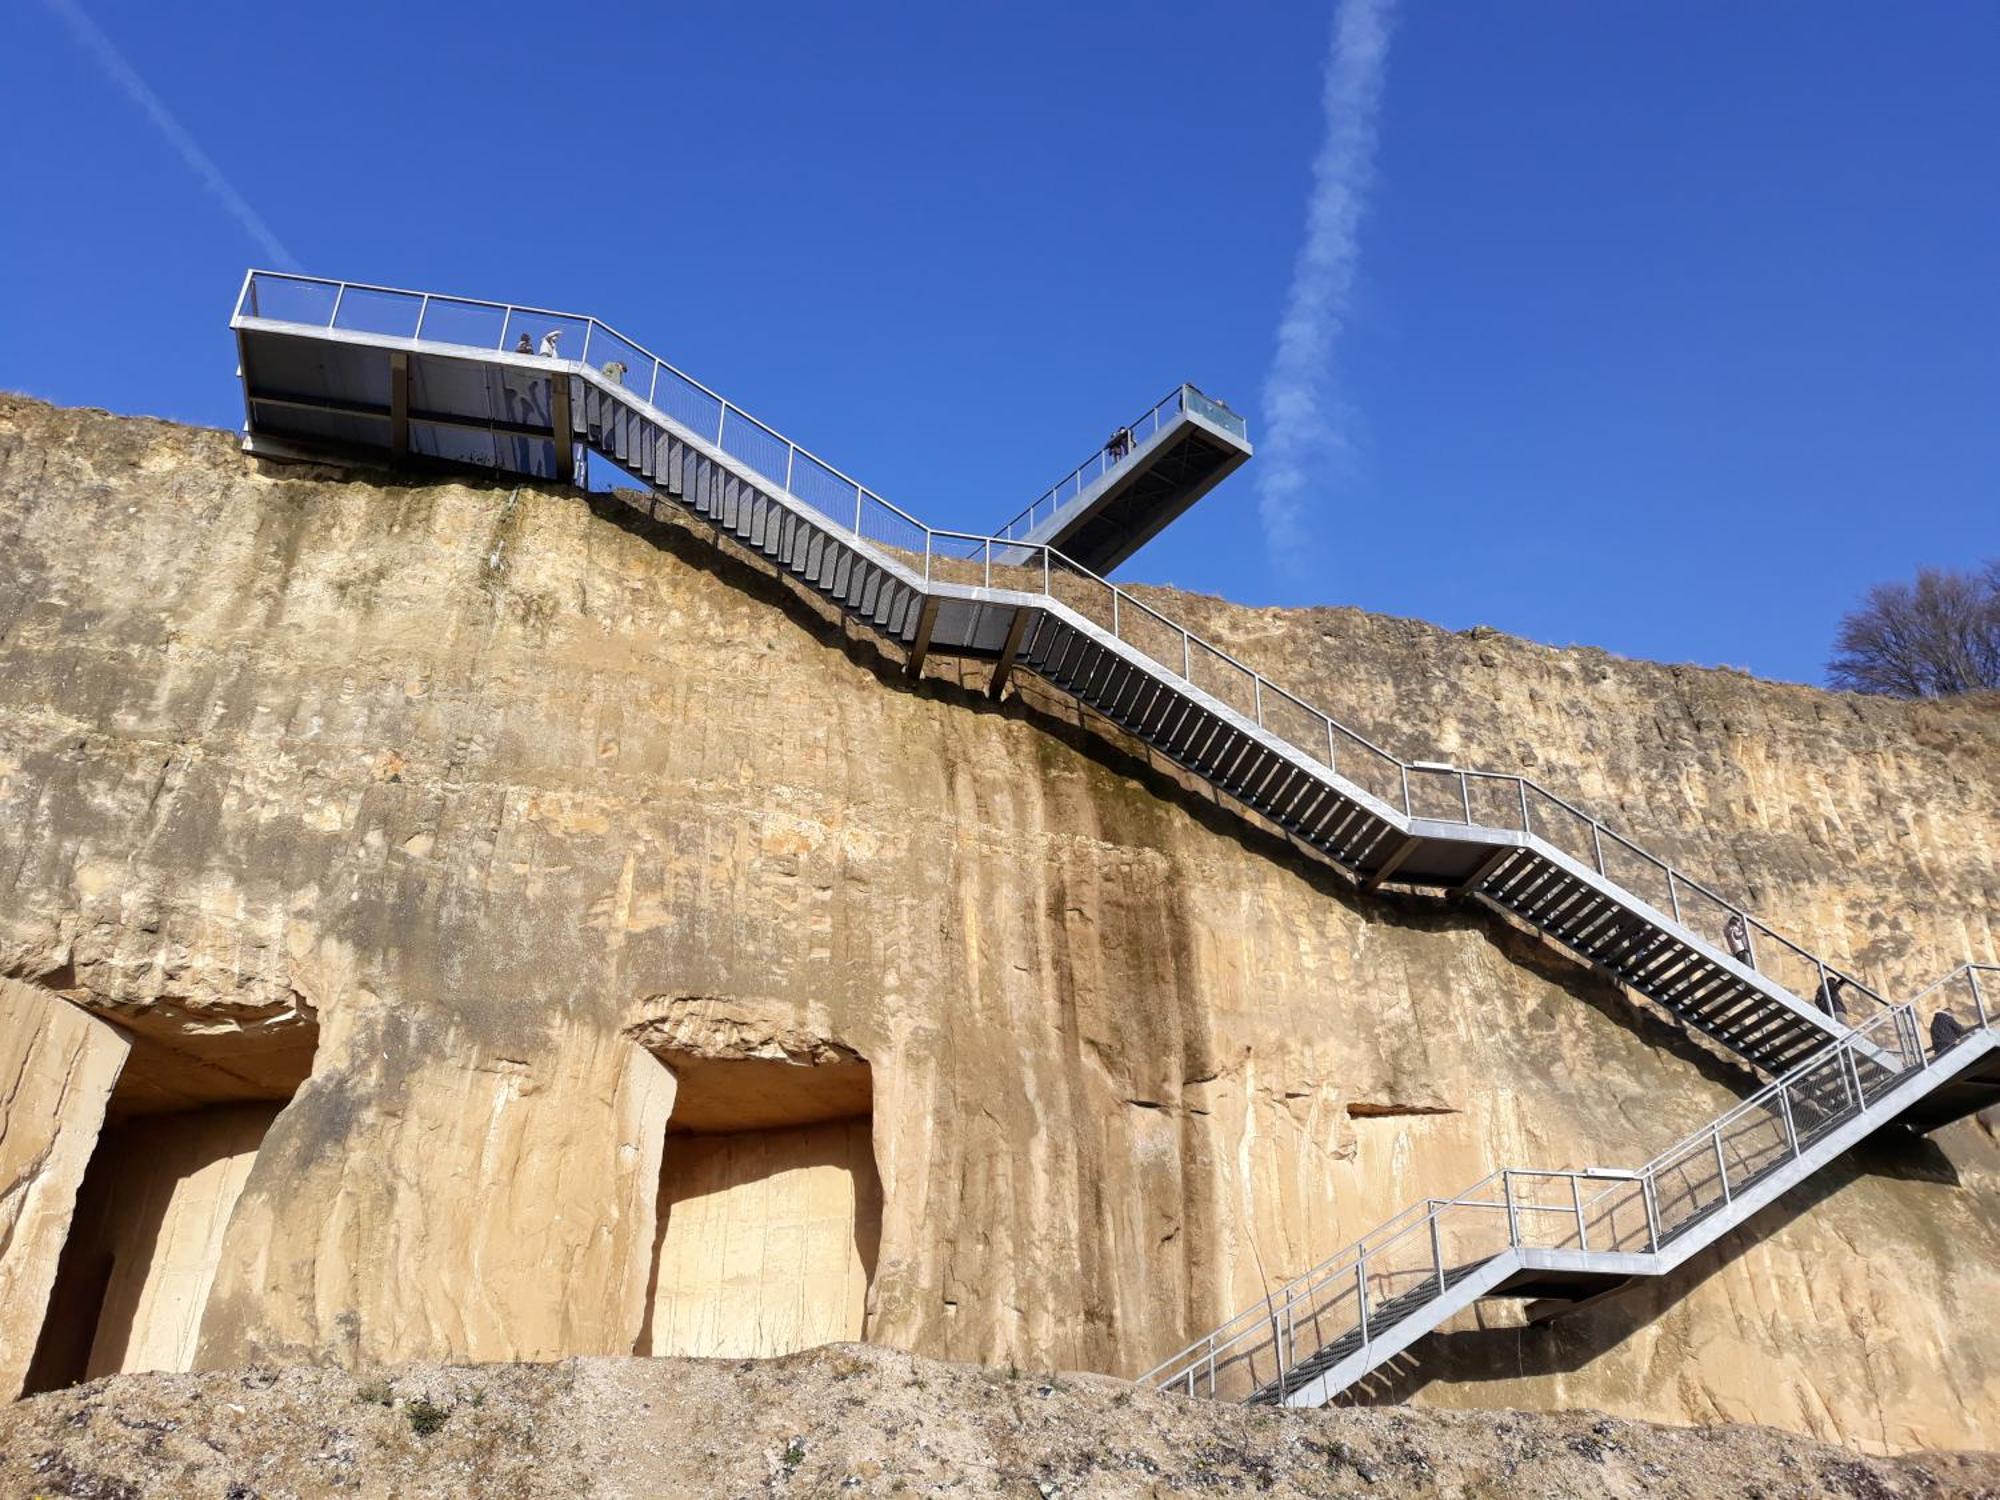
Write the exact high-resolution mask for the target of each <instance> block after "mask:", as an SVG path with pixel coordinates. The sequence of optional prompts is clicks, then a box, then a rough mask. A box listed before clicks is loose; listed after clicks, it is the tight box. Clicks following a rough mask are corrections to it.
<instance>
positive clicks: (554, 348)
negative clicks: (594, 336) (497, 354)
mask: <svg viewBox="0 0 2000 1500" xmlns="http://www.w3.org/2000/svg"><path fill="white" fill-rule="evenodd" d="M589 335H590V320H589V319H588V318H573V317H570V316H568V315H567V314H564V313H547V312H540V311H538V310H536V309H534V308H525V307H510V308H508V309H507V320H506V322H505V323H504V324H503V325H502V326H501V329H500V347H501V348H503V349H505V350H507V351H508V352H509V353H511V354H538V355H541V356H542V357H543V358H545V359H581V358H583V342H584V340H585V339H586V338H588V337H589Z"/></svg>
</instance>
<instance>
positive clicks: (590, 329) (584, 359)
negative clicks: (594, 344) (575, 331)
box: [577, 318, 597, 365]
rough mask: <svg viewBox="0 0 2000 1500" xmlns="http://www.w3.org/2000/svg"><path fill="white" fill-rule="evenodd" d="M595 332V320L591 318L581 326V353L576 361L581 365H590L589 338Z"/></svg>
mask: <svg viewBox="0 0 2000 1500" xmlns="http://www.w3.org/2000/svg"><path fill="white" fill-rule="evenodd" d="M595 332H597V319H595V318H592V319H590V320H589V321H588V322H586V323H585V324H584V325H583V352H582V353H581V354H579V355H577V361H578V362H579V363H581V364H586V365H587V364H589V363H590V336H591V335H592V334H593V333H595Z"/></svg>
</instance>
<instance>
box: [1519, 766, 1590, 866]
mask: <svg viewBox="0 0 2000 1500" xmlns="http://www.w3.org/2000/svg"><path fill="white" fill-rule="evenodd" d="M1528 826H1529V831H1530V832H1532V833H1533V834H1534V835H1535V836H1536V837H1538V838H1540V839H1541V840H1543V841H1544V842H1545V843H1549V844H1553V845H1554V846H1555V847H1556V848H1558V849H1560V850H1562V852H1563V853H1565V854H1567V855H1568V856H1569V857H1570V858H1571V859H1573V860H1575V861H1576V862H1577V863H1578V864H1581V865H1583V866H1585V867H1587V868H1589V869H1593V870H1594V869H1596V868H1597V844H1596V841H1595V840H1594V839H1593V838H1592V837H1591V832H1592V824H1591V821H1590V819H1588V818H1586V817H1585V816H1584V815H1583V814H1582V813H1580V812H1578V811H1577V810H1576V809H1575V808H1573V807H1571V806H1570V805H1569V804H1568V803H1566V802H1563V801H1561V800H1560V799H1558V798H1556V797H1554V796H1552V795H1551V794H1550V793H1548V792H1545V791H1543V790H1542V789H1541V788H1540V787H1538V786H1535V785H1534V784H1533V783H1530V784H1529V786H1528Z"/></svg>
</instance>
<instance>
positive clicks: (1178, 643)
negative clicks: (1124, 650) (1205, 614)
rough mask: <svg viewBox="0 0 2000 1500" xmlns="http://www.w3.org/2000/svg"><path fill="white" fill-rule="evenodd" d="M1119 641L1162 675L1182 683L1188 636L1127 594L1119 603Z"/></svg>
mask: <svg viewBox="0 0 2000 1500" xmlns="http://www.w3.org/2000/svg"><path fill="white" fill-rule="evenodd" d="M1118 639H1120V640H1121V641H1123V642H1125V644H1126V645H1128V646H1131V647H1132V648H1133V649H1134V650H1136V651H1139V652H1141V653H1143V654H1144V655H1145V657H1146V659H1147V660H1148V661H1151V662H1152V663H1154V664H1155V665H1156V666H1158V667H1160V668H1161V669H1162V670H1163V671H1165V672H1167V673H1169V674H1171V675H1172V676H1174V677H1179V678H1183V679H1185V675H1186V671H1187V655H1188V636H1187V632H1186V631H1185V630H1183V629H1181V627H1180V626H1178V625H1176V624H1175V623H1174V622H1173V621H1172V620H1169V619H1168V618H1167V617H1166V616H1165V615H1163V614H1161V613H1160V612H1159V611H1158V610H1155V609H1151V608H1148V607H1147V606H1146V605H1143V604H1141V603H1139V601H1138V600H1136V599H1134V598H1133V597H1132V596H1131V595H1130V594H1126V595H1124V596H1122V597H1121V598H1120V600H1119V607H1118Z"/></svg>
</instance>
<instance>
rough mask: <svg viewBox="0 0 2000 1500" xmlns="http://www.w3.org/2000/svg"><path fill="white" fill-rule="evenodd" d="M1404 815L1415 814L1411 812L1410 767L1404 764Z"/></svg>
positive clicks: (1399, 763)
mask: <svg viewBox="0 0 2000 1500" xmlns="http://www.w3.org/2000/svg"><path fill="white" fill-rule="evenodd" d="M1397 764H1398V765H1401V764H1402V762H1400V761H1398V762H1397ZM1403 816H1404V817H1406V818H1407V817H1411V816H1413V814H1412V813H1411V812H1410V768H1409V767H1408V766H1403Z"/></svg>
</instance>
